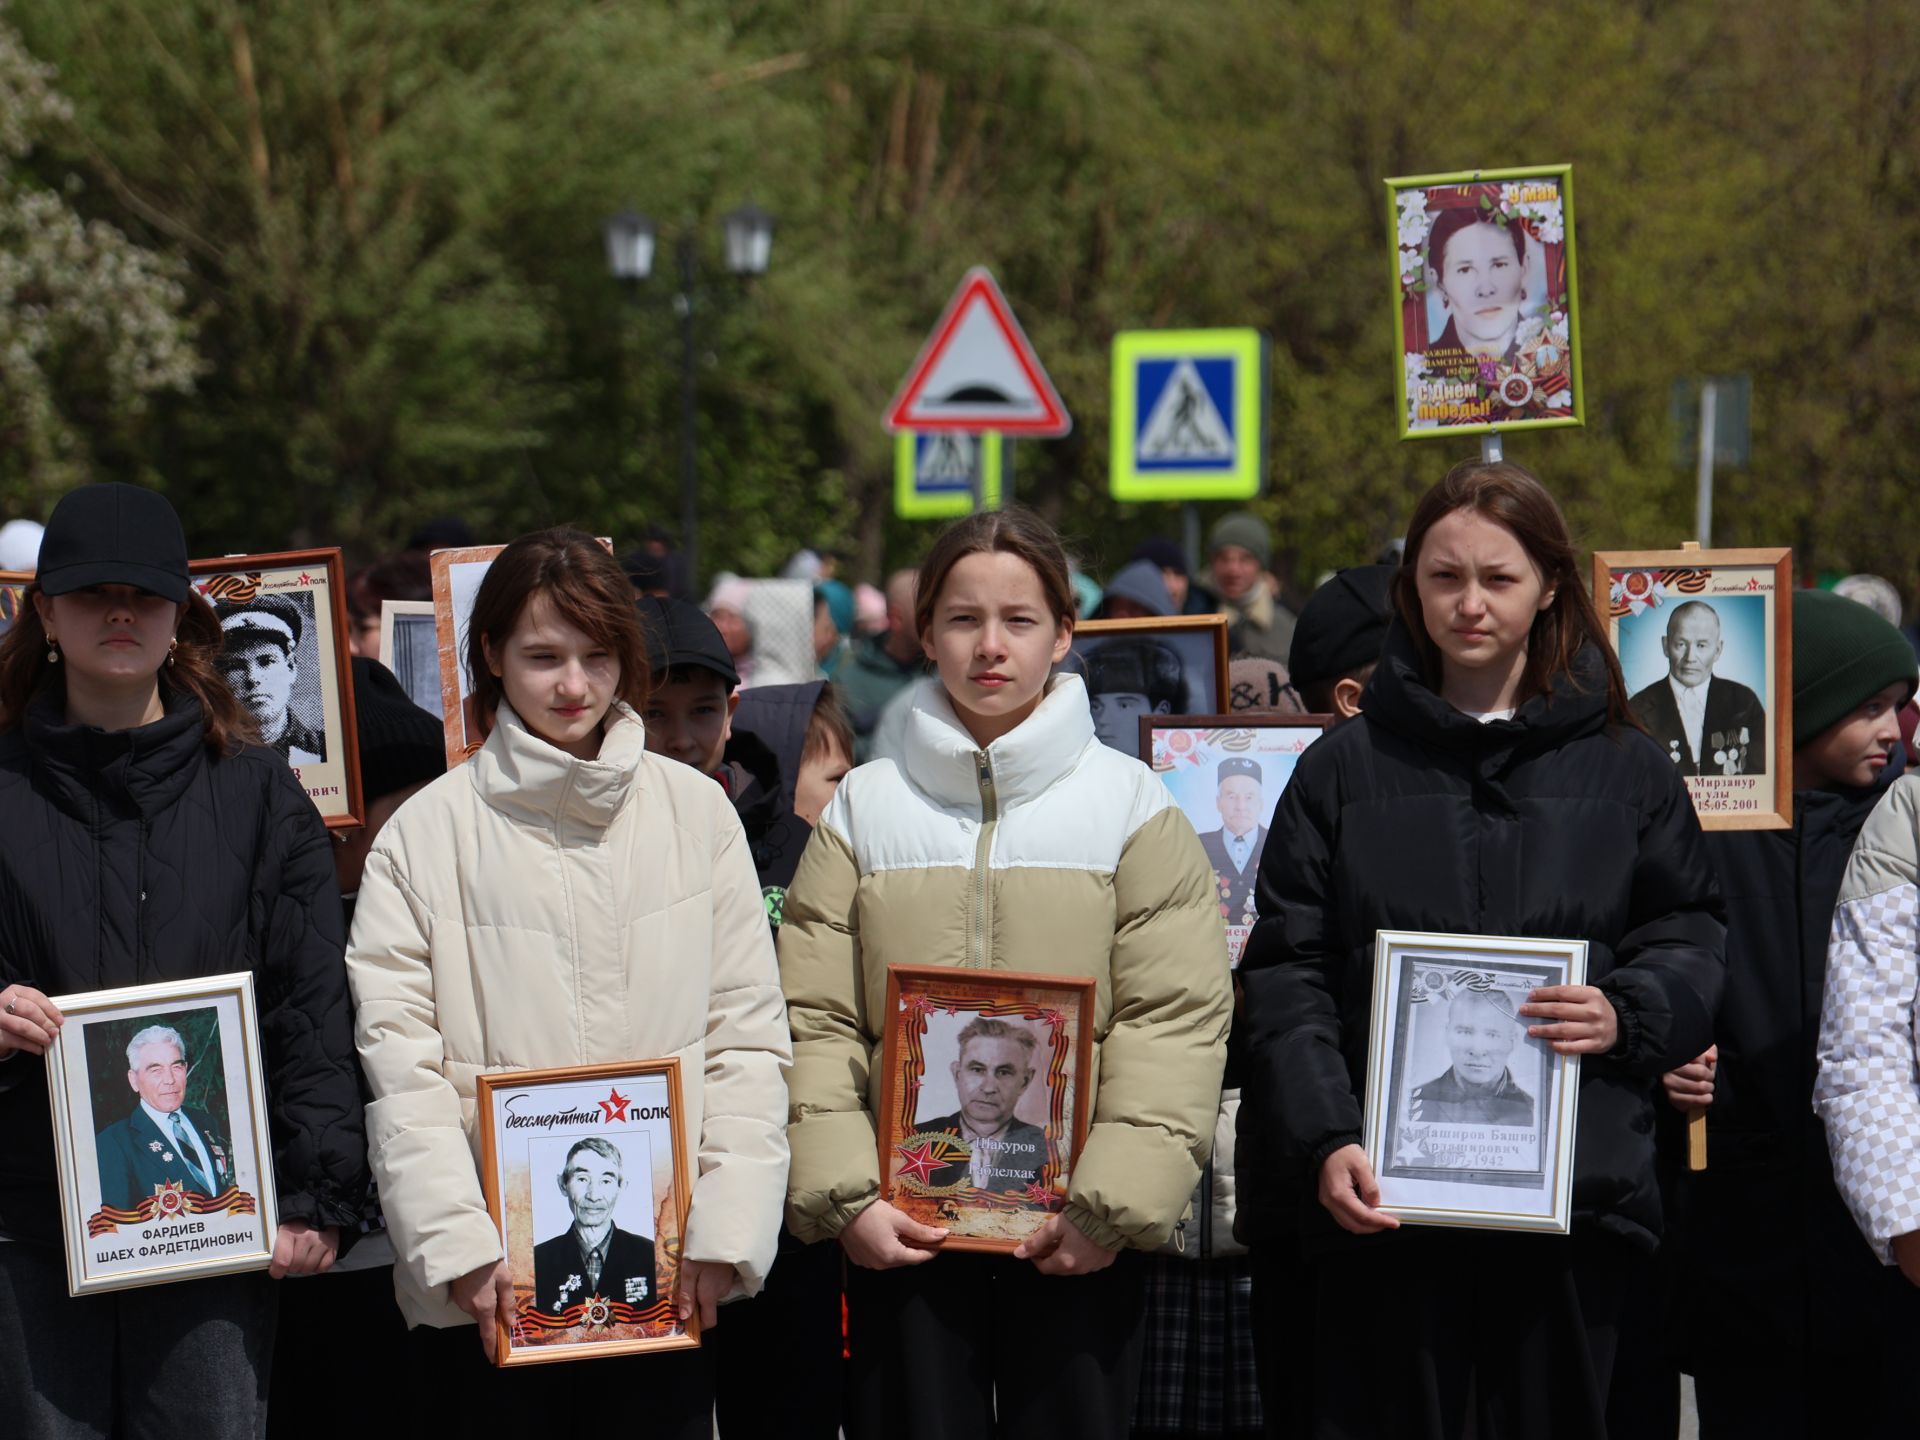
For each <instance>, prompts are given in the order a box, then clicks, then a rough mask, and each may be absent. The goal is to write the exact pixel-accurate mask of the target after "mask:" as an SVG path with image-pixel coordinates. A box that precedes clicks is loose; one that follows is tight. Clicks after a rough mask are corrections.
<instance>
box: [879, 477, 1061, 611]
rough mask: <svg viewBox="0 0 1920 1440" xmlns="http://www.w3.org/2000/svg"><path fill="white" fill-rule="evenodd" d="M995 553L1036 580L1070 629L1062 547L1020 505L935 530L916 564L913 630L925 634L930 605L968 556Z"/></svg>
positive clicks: (1050, 530) (1051, 532) (1044, 525)
mask: <svg viewBox="0 0 1920 1440" xmlns="http://www.w3.org/2000/svg"><path fill="white" fill-rule="evenodd" d="M992 551H998V552H1000V553H1002V554H1007V555H1018V556H1019V557H1020V558H1021V559H1022V560H1024V561H1026V562H1027V564H1029V565H1031V566H1032V567H1033V573H1034V574H1036V575H1038V576H1039V577H1040V593H1041V594H1042V595H1044V596H1045V597H1046V601H1047V608H1048V609H1049V610H1051V611H1052V612H1053V618H1054V620H1055V622H1056V623H1058V624H1062V625H1067V626H1071V625H1072V624H1073V622H1074V620H1075V618H1076V617H1077V616H1078V615H1079V613H1080V612H1079V607H1078V605H1076V604H1075V603H1074V596H1073V580H1072V572H1071V569H1070V567H1069V566H1068V564H1067V552H1066V548H1065V547H1064V546H1062V545H1061V543H1060V537H1059V536H1058V535H1056V534H1055V533H1054V530H1053V527H1052V526H1051V525H1049V524H1047V522H1046V521H1044V520H1042V519H1041V518H1040V517H1039V516H1038V515H1036V514H1034V513H1033V511H1031V510H1029V509H1027V508H1026V507H1025V506H1024V505H1009V506H1008V507H1007V508H1006V509H1004V510H982V511H980V512H979V513H977V514H974V515H969V516H967V517H966V518H965V519H964V520H956V521H954V522H953V524H951V525H949V526H948V527H947V528H946V529H945V530H942V531H941V532H940V537H939V539H937V540H935V541H934V542H933V548H932V549H930V550H928V551H927V558H926V559H925V560H923V561H921V562H920V585H919V588H918V590H917V592H916V593H915V595H914V604H913V630H914V633H915V634H916V635H925V634H926V633H927V631H929V630H931V629H932V628H933V607H934V602H935V601H936V600H938V599H939V598H940V587H941V586H942V585H944V584H946V583H947V573H948V572H949V571H950V570H952V569H953V567H954V566H955V565H958V564H959V563H960V562H961V561H962V560H964V559H966V558H967V556H969V555H980V554H986V553H989V552H992Z"/></svg>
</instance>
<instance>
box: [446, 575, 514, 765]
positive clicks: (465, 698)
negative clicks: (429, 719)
mask: <svg viewBox="0 0 1920 1440" xmlns="http://www.w3.org/2000/svg"><path fill="white" fill-rule="evenodd" d="M506 548H507V547H506V546H504V545H469V546H466V547H464V548H461V549H457V550H436V551H434V552H433V557H432V562H431V563H432V566H433V623H434V627H435V629H436V630H438V632H439V636H440V718H441V724H442V725H443V726H445V728H446V736H447V768H448V769H449V770H451V769H452V768H453V767H454V766H456V765H459V764H461V763H462V762H464V761H465V760H466V758H467V757H468V756H469V755H471V754H473V752H474V751H476V750H478V749H479V748H480V747H481V746H482V745H483V744H485V743H486V738H487V737H486V734H485V733H484V731H483V730H482V729H481V726H480V717H479V716H478V715H476V714H475V713H474V709H473V685H472V682H471V680H470V678H469V677H468V675H467V671H466V633H467V620H468V618H469V617H470V616H471V615H472V614H473V600H474V596H476V595H478V594H479V593H480V582H481V580H483V579H485V578H486V573H487V567H488V566H489V565H491V564H493V561H494V557H495V556H497V555H498V554H499V553H500V552H501V551H502V550H504V549H506Z"/></svg>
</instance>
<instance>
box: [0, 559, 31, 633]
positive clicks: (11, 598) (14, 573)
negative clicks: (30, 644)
mask: <svg viewBox="0 0 1920 1440" xmlns="http://www.w3.org/2000/svg"><path fill="white" fill-rule="evenodd" d="M31 584H33V572H32V571H30V570H0V635H4V634H6V633H7V631H9V630H11V629H12V628H13V622H14V621H15V620H17V619H19V618H20V610H21V607H22V606H24V605H25V604H26V603H27V587H28V586H29V585H31Z"/></svg>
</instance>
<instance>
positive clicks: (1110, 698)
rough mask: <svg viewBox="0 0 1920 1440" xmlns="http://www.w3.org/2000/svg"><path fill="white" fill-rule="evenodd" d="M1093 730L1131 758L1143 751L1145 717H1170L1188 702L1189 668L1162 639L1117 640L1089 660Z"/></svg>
mask: <svg viewBox="0 0 1920 1440" xmlns="http://www.w3.org/2000/svg"><path fill="white" fill-rule="evenodd" d="M1083 665H1084V669H1085V674H1086V683H1087V705H1088V708H1089V709H1090V710H1092V712H1093V732H1094V734H1096V735H1097V736H1099V737H1100V742H1101V743H1102V744H1103V745H1109V746H1111V747H1112V748H1113V749H1115V750H1118V751H1120V752H1121V753H1122V754H1125V755H1136V754H1138V753H1139V750H1140V717H1141V716H1142V715H1169V714H1172V713H1174V712H1176V711H1178V710H1179V709H1180V708H1181V706H1183V705H1185V704H1186V697H1187V676H1186V668H1185V667H1184V666H1183V665H1182V664H1181V663H1180V656H1179V655H1178V653H1176V652H1175V650H1174V649H1173V647H1172V646H1170V645H1163V644H1161V643H1160V642H1159V641H1158V640H1133V639H1114V640H1108V641H1106V642H1105V643H1104V644H1102V645H1100V646H1098V647H1096V648H1092V649H1089V650H1088V651H1087V653H1086V655H1085V657H1084V661H1083Z"/></svg>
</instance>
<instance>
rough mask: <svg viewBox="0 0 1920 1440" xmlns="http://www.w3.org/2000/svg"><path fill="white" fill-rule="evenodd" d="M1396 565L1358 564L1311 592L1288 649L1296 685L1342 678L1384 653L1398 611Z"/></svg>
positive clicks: (1289, 668) (1290, 666) (1288, 658)
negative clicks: (1394, 592) (1395, 607)
mask: <svg viewBox="0 0 1920 1440" xmlns="http://www.w3.org/2000/svg"><path fill="white" fill-rule="evenodd" d="M1395 568H1396V567H1394V566H1392V565H1355V566H1354V567H1353V568H1351V569H1349V570H1342V571H1340V572H1339V573H1338V574H1337V575H1335V576H1333V577H1332V578H1331V579H1330V580H1328V581H1327V583H1326V584H1324V585H1322V586H1321V587H1320V588H1319V589H1318V590H1316V591H1314V592H1313V594H1312V595H1311V596H1310V597H1309V598H1308V600H1307V603H1306V605H1305V606H1304V607H1302V609H1301V611H1300V619H1299V622H1298V623H1297V624H1296V625H1295V626H1294V627H1293V644H1292V646H1291V647H1290V648H1289V650H1288V654H1287V670H1288V672H1289V673H1290V674H1291V675H1292V677H1293V683H1294V685H1295V686H1296V687H1299V686H1303V685H1317V684H1319V683H1321V682H1322V681H1325V680H1338V679H1339V678H1340V677H1341V676H1343V675H1347V674H1350V673H1352V672H1353V671H1355V670H1359V669H1361V668H1362V667H1364V666H1367V665H1371V664H1373V663H1374V662H1375V661H1376V660H1378V659H1379V658H1380V647H1381V646H1382V645H1383V644H1385V643H1386V638H1387V622H1388V620H1389V619H1391V618H1392V613H1393V601H1392V594H1391V592H1392V587H1393V572H1394V570H1395Z"/></svg>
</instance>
